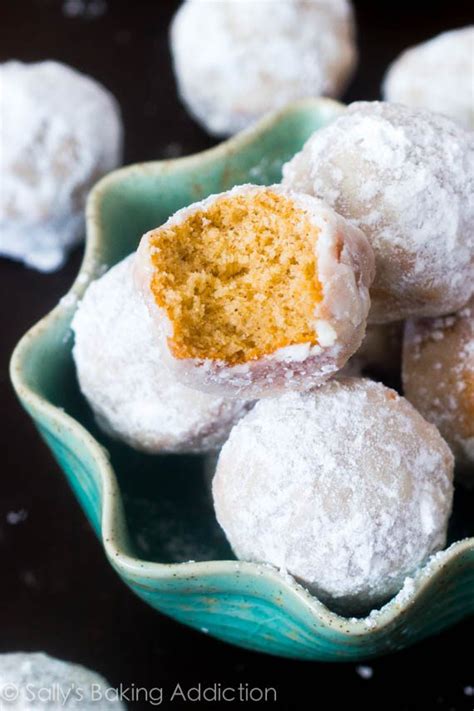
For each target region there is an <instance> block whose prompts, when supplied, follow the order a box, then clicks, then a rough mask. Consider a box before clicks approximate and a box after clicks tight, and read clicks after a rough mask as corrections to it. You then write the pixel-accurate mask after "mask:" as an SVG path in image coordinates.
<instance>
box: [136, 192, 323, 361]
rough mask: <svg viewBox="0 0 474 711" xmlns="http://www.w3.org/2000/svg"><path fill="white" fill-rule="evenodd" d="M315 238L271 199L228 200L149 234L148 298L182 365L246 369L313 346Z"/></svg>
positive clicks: (302, 220) (293, 210) (286, 206)
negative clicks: (288, 349)
mask: <svg viewBox="0 0 474 711" xmlns="http://www.w3.org/2000/svg"><path fill="white" fill-rule="evenodd" d="M317 237H318V229H317V228H316V227H315V226H314V225H312V224H311V222H310V221H309V219H308V217H307V215H306V214H305V212H304V211H303V210H302V209H300V208H298V207H297V206H296V205H295V203H294V202H293V201H292V200H291V199H289V198H287V197H286V196H282V195H280V194H277V193H275V192H273V191H271V190H264V189H262V190H261V191H258V192H257V193H254V192H252V193H249V194H245V193H244V194H237V195H233V196H228V195H227V196H222V197H221V198H217V199H216V201H215V202H213V203H212V204H211V205H209V206H208V207H206V208H205V209H202V210H199V211H197V212H195V213H194V214H191V215H190V216H188V217H187V218H185V219H184V220H183V221H182V222H181V223H180V224H178V225H176V226H173V227H161V228H159V229H157V230H155V231H154V232H153V233H152V235H151V238H150V239H151V247H152V264H153V267H154V271H153V276H152V281H151V289H152V292H153V295H154V298H155V301H156V303H157V305H158V306H160V307H161V308H163V309H164V310H165V312H166V314H167V316H168V318H169V320H170V321H171V323H172V326H173V336H172V337H171V338H170V339H169V347H170V350H171V352H172V353H173V355H174V356H175V357H176V358H180V359H181V358H199V359H204V358H209V359H213V360H219V361H224V362H226V363H228V364H238V363H245V362H247V361H251V360H255V359H257V358H260V357H262V356H263V355H265V354H270V353H273V352H274V351H276V350H277V349H278V348H282V347H285V346H289V345H293V344H298V343H308V342H310V343H313V344H314V343H316V337H315V333H314V318H315V317H314V313H315V307H316V305H317V304H318V303H319V302H320V301H321V299H322V290H321V285H320V283H319V280H318V276H317V264H316V255H315V242H316V240H317Z"/></svg>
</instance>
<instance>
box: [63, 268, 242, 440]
mask: <svg viewBox="0 0 474 711" xmlns="http://www.w3.org/2000/svg"><path fill="white" fill-rule="evenodd" d="M133 259H134V256H133V255H131V256H130V257H128V258H127V259H125V260H123V261H122V262H120V263H119V264H118V265H117V266H115V267H113V268H112V269H111V270H110V271H109V272H107V274H105V275H104V276H103V277H101V278H100V279H98V280H97V281H95V282H93V283H92V284H91V285H90V286H89V288H88V290H87V292H86V294H85V296H84V299H83V301H82V302H81V304H80V305H79V308H78V311H77V312H76V315H75V317H74V320H73V322H72V328H73V330H74V333H75V346H74V349H73V355H74V359H75V362H76V367H77V373H78V378H79V383H80V386H81V390H82V392H83V393H84V395H85V396H86V398H87V399H88V401H89V404H90V405H91V407H92V409H93V410H94V412H95V415H96V418H97V421H98V423H99V424H100V425H101V427H102V428H103V429H104V430H105V431H106V432H108V433H109V434H112V435H113V436H115V437H118V438H119V439H122V440H124V441H125V442H127V443H128V444H129V445H130V446H132V447H135V448H137V449H141V450H144V451H147V452H201V451H207V450H212V449H215V448H217V447H219V446H220V445H221V444H222V442H223V441H224V440H225V439H226V437H227V435H228V433H229V430H230V428H231V427H232V425H233V424H234V422H236V421H237V420H238V419H239V418H240V417H241V416H242V415H243V414H244V413H245V412H247V410H248V409H249V407H250V403H249V402H243V401H240V400H233V401H230V400H226V399H224V398H221V397H215V396H211V395H206V394H204V393H201V392H197V391H194V390H191V389H189V388H186V387H184V386H183V385H181V384H180V383H178V382H177V381H176V380H175V378H174V376H173V374H172V373H169V372H168V370H167V369H166V368H165V367H164V365H163V362H162V359H161V357H160V354H159V351H158V349H157V348H156V346H155V343H154V340H153V328H152V323H151V318H150V316H149V315H148V312H147V309H146V307H145V305H144V304H143V302H142V300H141V298H140V296H139V294H138V293H137V291H136V289H135V285H134V283H133V275H132V267H133Z"/></svg>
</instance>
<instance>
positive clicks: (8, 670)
mask: <svg viewBox="0 0 474 711" xmlns="http://www.w3.org/2000/svg"><path fill="white" fill-rule="evenodd" d="M111 691H112V693H111ZM0 700H2V703H1V707H2V708H6V709H9V711H62V710H63V709H66V711H67V710H68V709H76V710H77V711H79V710H81V709H82V711H87V709H96V711H107V710H108V709H110V711H125V706H124V704H123V703H122V701H121V700H120V698H119V694H118V693H113V690H112V687H111V686H110V684H109V683H108V681H107V680H106V679H104V677H103V676H101V675H100V674H98V673H97V672H94V671H90V670H89V669H86V668H85V667H83V666H80V665H79V664H72V663H71V662H63V661H61V660H60V659H54V658H53V657H49V656H48V655H47V654H44V653H42V652H13V653H10V654H0Z"/></svg>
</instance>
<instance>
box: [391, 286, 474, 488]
mask: <svg viewBox="0 0 474 711" xmlns="http://www.w3.org/2000/svg"><path fill="white" fill-rule="evenodd" d="M403 385H404V389H405V395H406V397H407V398H408V399H409V400H410V402H412V403H413V405H414V406H415V407H416V409H417V410H418V411H419V412H421V414H422V415H423V416H424V417H426V419H427V420H428V421H429V422H432V423H433V424H435V425H436V426H437V427H438V429H439V431H440V432H441V434H442V435H443V437H444V438H445V440H446V441H447V442H448V444H449V445H450V447H451V449H452V451H453V453H454V455H455V457H456V464H457V465H458V469H457V472H458V473H459V475H460V478H462V479H464V481H465V483H467V484H470V485H471V486H474V299H472V300H471V301H470V303H469V304H468V305H467V306H465V307H464V308H463V309H462V310H461V311H459V312H458V313H456V314H453V315H451V316H444V317H440V318H436V319H414V320H412V321H408V322H407V324H406V327H405V339H404V347H403Z"/></svg>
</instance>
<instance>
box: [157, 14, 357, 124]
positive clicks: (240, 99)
mask: <svg viewBox="0 0 474 711" xmlns="http://www.w3.org/2000/svg"><path fill="white" fill-rule="evenodd" d="M170 40H171V50H172V55H173V62H174V70H175V74H176V79H177V82H178V89H179V93H180V95H181V98H182V99H183V101H184V103H185V104H186V106H187V108H188V109H189V111H190V112H191V114H192V115H193V116H194V117H195V118H196V119H197V120H198V121H199V122H200V123H201V124H202V125H203V126H204V127H205V128H207V130H208V131H209V132H210V133H213V134H215V135H218V136H225V135H229V134H233V133H236V132H237V131H240V130H242V129H243V128H246V127H247V126H249V125H250V124H251V123H253V122H254V121H256V120H257V119H258V118H260V117H261V116H262V115H263V114H265V113H266V112H268V111H271V110H275V109H278V108H280V107H282V106H284V105H285V104H287V103H288V102H290V101H293V100H295V99H300V98H303V97H306V96H320V95H326V96H338V95H340V94H341V93H342V91H343V89H344V87H345V86H346V83H347V81H348V79H349V77H350V76H351V74H352V72H353V69H354V66H355V64H356V60H357V52H356V47H355V41H354V20H353V13H352V8H351V5H350V3H349V2H348V1H347V0H311V1H309V0H265V1H264V2H253V1H252V0H222V1H221V2H216V1H215V0H187V2H184V3H183V4H182V5H181V7H180V8H179V10H178V12H177V13H176V15H175V17H174V20H173V23H172V26H171V37H170Z"/></svg>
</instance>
